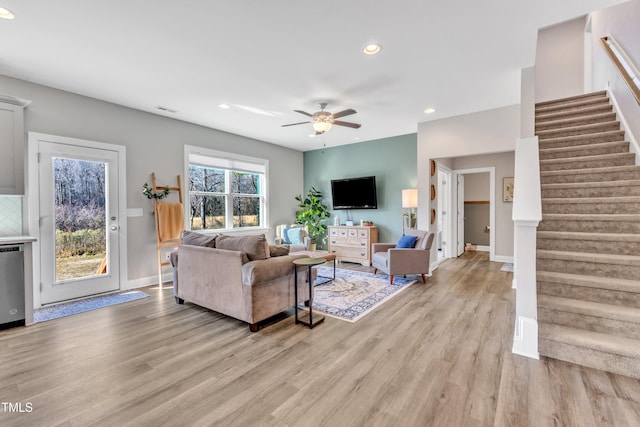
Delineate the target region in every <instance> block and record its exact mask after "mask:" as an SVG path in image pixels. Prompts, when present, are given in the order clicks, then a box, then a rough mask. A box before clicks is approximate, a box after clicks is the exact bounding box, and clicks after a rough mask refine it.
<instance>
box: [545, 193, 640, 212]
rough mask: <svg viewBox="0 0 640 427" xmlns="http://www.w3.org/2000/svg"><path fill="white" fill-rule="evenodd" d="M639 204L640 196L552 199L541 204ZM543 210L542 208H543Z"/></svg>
mask: <svg viewBox="0 0 640 427" xmlns="http://www.w3.org/2000/svg"><path fill="white" fill-rule="evenodd" d="M545 203H546V204H563V205H564V204H590V203H640V196H615V197H573V198H571V197H554V198H548V199H542V204H543V205H544V204H545ZM543 210H544V208H543Z"/></svg>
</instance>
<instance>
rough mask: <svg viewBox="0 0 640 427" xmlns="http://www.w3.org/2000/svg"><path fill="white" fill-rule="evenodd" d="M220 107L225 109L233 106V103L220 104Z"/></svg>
mask: <svg viewBox="0 0 640 427" xmlns="http://www.w3.org/2000/svg"><path fill="white" fill-rule="evenodd" d="M218 107H219V108H222V109H223V110H228V109H229V108H231V105H229V104H218Z"/></svg>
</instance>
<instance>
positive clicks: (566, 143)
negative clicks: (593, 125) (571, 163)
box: [538, 129, 625, 148]
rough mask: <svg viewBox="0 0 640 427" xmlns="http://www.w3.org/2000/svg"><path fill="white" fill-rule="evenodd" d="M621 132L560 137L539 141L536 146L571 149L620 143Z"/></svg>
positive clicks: (623, 133)
mask: <svg viewBox="0 0 640 427" xmlns="http://www.w3.org/2000/svg"><path fill="white" fill-rule="evenodd" d="M624 135H625V132H624V131H623V130H619V129H617V130H610V131H605V132H594V133H591V134H586V135H573V136H562V137H558V138H548V139H541V140H540V141H539V142H538V144H539V146H540V148H550V147H571V146H580V145H588V144H593V143H598V142H611V141H620V140H623V139H624Z"/></svg>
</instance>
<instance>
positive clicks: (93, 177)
mask: <svg viewBox="0 0 640 427" xmlns="http://www.w3.org/2000/svg"><path fill="white" fill-rule="evenodd" d="M96 144H97V143H96ZM105 145H106V144H105ZM38 151H39V156H38V158H39V164H38V175H39V188H38V190H39V211H40V236H39V237H40V239H39V240H40V264H41V270H40V271H41V273H40V274H41V276H40V281H41V287H40V302H41V304H48V303H53V302H58V301H64V300H68V299H73V298H79V297H83V296H87V295H93V294H98V293H102V292H108V291H113V290H117V289H119V288H120V277H121V274H120V256H119V247H120V227H119V222H120V220H121V219H120V217H119V213H120V212H121V211H122V210H121V209H120V208H121V207H120V206H119V191H120V188H119V183H120V180H119V167H120V165H119V164H118V163H119V161H118V159H119V156H118V151H116V150H109V149H104V148H96V147H90V146H80V145H74V144H66V143H60V142H51V141H46V140H39V142H38Z"/></svg>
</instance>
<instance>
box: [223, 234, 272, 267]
mask: <svg viewBox="0 0 640 427" xmlns="http://www.w3.org/2000/svg"><path fill="white" fill-rule="evenodd" d="M216 248H218V249H227V250H230V251H240V252H244V253H246V254H247V257H249V261H256V260H260V259H267V258H269V257H270V254H269V243H268V242H267V238H266V237H265V235H264V234H258V235H252V236H225V235H220V236H218V238H217V239H216Z"/></svg>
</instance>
